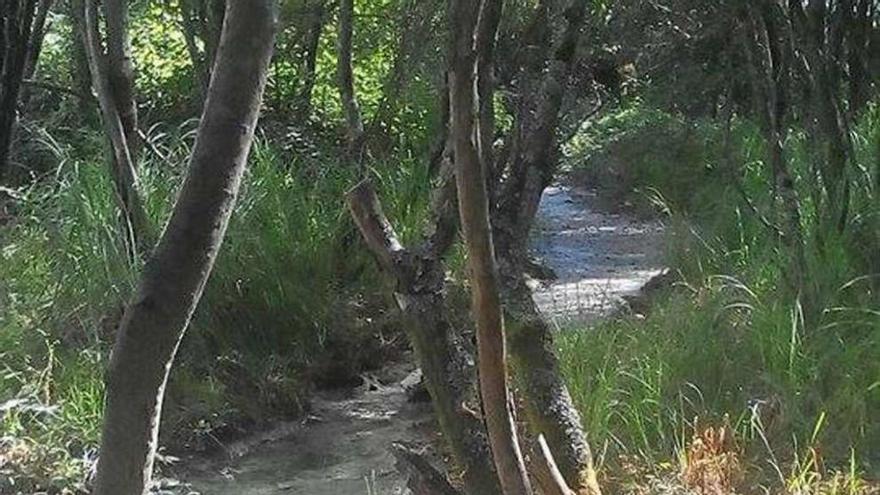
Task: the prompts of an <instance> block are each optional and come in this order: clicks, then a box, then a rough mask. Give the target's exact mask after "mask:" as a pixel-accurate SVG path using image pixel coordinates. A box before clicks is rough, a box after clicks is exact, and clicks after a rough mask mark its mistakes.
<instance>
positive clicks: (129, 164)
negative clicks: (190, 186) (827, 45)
mask: <svg viewBox="0 0 880 495" xmlns="http://www.w3.org/2000/svg"><path fill="white" fill-rule="evenodd" d="M97 7H98V0H85V16H84V19H85V26H84V28H85V39H84V42H85V47H86V55H87V57H88V64H89V73H90V74H91V77H92V86H93V87H94V88H95V92H96V93H97V97H98V108H99V109H100V110H101V120H102V122H103V124H104V132H105V134H106V135H107V139H108V140H109V141H110V149H111V152H112V159H111V160H110V172H111V176H112V177H113V186H114V191H115V193H116V200H117V203H118V204H119V209H120V210H121V211H122V215H123V219H124V227H125V229H124V230H125V232H126V237H125V239H126V243H127V244H128V246H129V251H130V252H131V254H132V256H136V255H143V256H145V255H146V254H147V253H148V252H149V250H150V249H151V248H152V234H151V232H150V222H149V219H148V217H147V212H146V210H144V206H143V203H142V201H141V197H140V192H139V191H138V186H137V182H138V179H137V170H136V169H135V162H134V159H133V154H132V146H131V145H132V143H133V142H134V141H133V140H134V139H135V136H136V134H137V128H136V126H137V117H136V113H134V112H135V111H134V100H133V99H132V92H131V87H130V86H127V88H125V89H123V88H122V86H126V85H129V84H130V83H131V79H130V77H129V76H131V70H130V69H131V67H130V66H131V60H130V57H131V54H130V53H129V54H128V55H125V53H124V52H125V49H124V48H123V47H120V46H116V47H115V48H114V46H113V45H114V42H115V43H117V44H118V43H123V44H124V39H125V38H127V35H122V34H120V33H119V32H118V31H119V30H120V29H123V27H120V26H119V25H118V24H122V26H125V25H126V24H127V21H122V20H120V19H118V17H120V16H121V15H122V14H121V13H120V12H115V13H114V14H113V15H114V17H117V18H116V19H114V22H115V23H116V24H117V25H116V26H111V23H110V21H109V19H108V32H112V33H113V41H111V40H110V39H109V38H108V42H107V46H108V50H107V53H105V52H104V51H103V49H102V48H101V46H102V43H101V35H100V32H99V30H98V8H97ZM114 9H116V10H124V9H123V8H121V7H119V6H116V7H115V8H114ZM126 57H128V61H127V62H126ZM120 64H124V65H126V66H127V67H128V68H126V67H121V66H120ZM120 98H128V99H127V100H124V101H123V100H120ZM133 126H134V127H133Z"/></svg>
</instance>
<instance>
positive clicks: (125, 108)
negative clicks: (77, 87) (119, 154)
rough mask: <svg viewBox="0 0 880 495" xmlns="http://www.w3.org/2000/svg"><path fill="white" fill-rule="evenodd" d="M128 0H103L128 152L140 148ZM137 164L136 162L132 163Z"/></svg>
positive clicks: (112, 85)
mask: <svg viewBox="0 0 880 495" xmlns="http://www.w3.org/2000/svg"><path fill="white" fill-rule="evenodd" d="M128 2H129V0H103V3H102V5H103V7H104V20H105V22H106V25H107V36H106V45H107V82H108V85H109V89H110V95H111V97H112V99H113V105H114V106H115V107H116V111H117V113H118V114H119V120H120V122H121V123H122V131H123V133H124V134H125V142H126V144H127V145H128V152H129V154H130V155H131V156H132V157H135V156H137V151H138V133H137V130H138V127H137V125H138V124H137V103H136V102H135V99H134V61H133V59H132V55H131V38H130V36H129V34H128V23H129V21H128ZM133 164H134V163H133Z"/></svg>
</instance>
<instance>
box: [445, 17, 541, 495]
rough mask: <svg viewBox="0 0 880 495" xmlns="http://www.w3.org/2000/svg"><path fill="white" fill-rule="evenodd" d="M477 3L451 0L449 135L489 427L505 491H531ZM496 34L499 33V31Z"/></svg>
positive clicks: (514, 494) (518, 493) (516, 493)
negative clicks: (486, 122)
mask: <svg viewBox="0 0 880 495" xmlns="http://www.w3.org/2000/svg"><path fill="white" fill-rule="evenodd" d="M475 7H476V8H475ZM478 9H479V5H476V6H475V5H474V2H470V1H466V0H452V1H451V2H450V19H449V20H450V23H451V24H452V25H451V26H450V27H451V31H452V37H453V43H454V47H455V48H454V50H453V56H452V62H451V63H450V71H449V81H450V83H449V100H450V109H451V118H452V125H451V132H450V135H451V138H452V143H453V149H454V153H455V172H456V173H455V178H456V184H457V189H458V205H459V206H458V210H459V214H460V217H461V228H462V232H463V237H464V241H465V245H466V246H467V252H468V266H469V274H470V277H469V278H470V282H471V291H472V293H473V317H474V320H475V322H476V331H477V356H478V357H477V360H478V369H479V373H478V375H479V382H480V395H481V396H482V403H483V411H484V413H485V421H486V430H487V431H488V433H489V443H490V444H491V446H492V456H493V459H494V461H495V468H496V469H497V470H498V477H499V479H500V480H501V486H502V488H503V490H504V493H505V494H512V495H526V494H530V493H531V492H532V488H531V485H530V483H529V478H528V475H527V474H526V470H525V464H524V462H523V457H522V453H521V451H520V448H519V442H518V441H517V435H516V425H515V424H514V421H513V414H512V411H511V409H510V404H511V401H510V392H509V390H508V385H507V357H506V350H505V338H504V321H503V317H502V311H501V295H500V292H499V282H498V266H497V264H496V261H495V246H494V243H493V240H492V230H491V227H490V225H489V200H488V195H487V193H486V179H485V172H484V167H483V163H482V160H481V157H480V155H479V152H478V150H477V144H476V143H475V141H474V139H475V136H476V131H477V129H476V128H475V123H476V108H477V101H475V100H476V98H475V96H476V87H475V85H474V83H475V76H476V70H475V69H476V63H477V59H478V56H477V52H476V50H475V47H474V32H475V29H476V23H477V14H478ZM491 36H493V37H494V33H492V34H491Z"/></svg>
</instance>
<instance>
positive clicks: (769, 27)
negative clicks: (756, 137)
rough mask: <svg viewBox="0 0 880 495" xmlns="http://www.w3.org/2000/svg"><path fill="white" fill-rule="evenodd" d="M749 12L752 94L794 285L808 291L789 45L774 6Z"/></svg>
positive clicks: (749, 63) (750, 5)
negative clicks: (789, 156) (793, 155)
mask: <svg viewBox="0 0 880 495" xmlns="http://www.w3.org/2000/svg"><path fill="white" fill-rule="evenodd" d="M759 9H760V10H759ZM746 13H747V15H748V18H749V24H750V29H751V31H752V38H753V42H754V43H753V44H754V46H755V48H756V52H757V57H756V56H753V55H752V49H751V48H750V47H749V46H746V47H745V53H746V57H747V60H748V64H747V67H748V68H749V70H750V72H751V77H750V80H751V81H752V88H753V89H752V92H753V94H754V95H755V100H756V102H757V104H758V108H759V110H760V112H761V115H762V117H763V118H762V120H763V129H764V134H765V138H766V140H767V146H768V151H767V162H768V165H769V168H770V173H771V174H772V176H773V190H774V194H775V195H776V197H778V198H779V202H780V205H781V210H782V211H781V215H780V217H781V220H782V221H781V222H780V224H781V225H782V233H783V239H782V241H783V242H784V243H785V245H786V246H787V247H788V248H789V250H790V254H791V256H792V260H793V263H792V266H791V269H790V270H789V277H790V284H791V285H792V288H793V289H794V290H795V291H798V292H803V291H804V290H805V289H806V287H805V285H804V284H805V279H804V272H805V270H806V258H805V255H804V246H803V231H802V227H801V209H800V200H799V198H798V194H797V190H796V189H795V187H794V180H793V178H792V176H791V173H790V172H789V169H788V163H787V160H786V158H785V148H784V142H785V135H784V132H785V131H784V129H785V124H784V120H785V115H786V113H787V103H786V101H785V96H784V95H785V94H786V89H787V86H788V64H787V63H786V62H785V60H786V58H787V57H786V56H785V55H783V51H784V50H785V49H786V48H785V46H784V45H785V44H784V43H780V42H779V40H778V37H779V36H781V35H782V34H781V32H782V31H783V30H782V29H780V27H779V26H778V25H776V24H778V23H774V21H773V18H772V16H774V15H777V14H779V12H774V11H773V7H770V6H765V5H762V6H760V7H755V5H753V4H751V3H749V4H747V5H746Z"/></svg>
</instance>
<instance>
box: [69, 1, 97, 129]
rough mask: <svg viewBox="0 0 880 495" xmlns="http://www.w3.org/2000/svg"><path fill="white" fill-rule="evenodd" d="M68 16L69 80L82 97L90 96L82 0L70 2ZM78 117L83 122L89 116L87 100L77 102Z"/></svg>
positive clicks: (89, 76) (89, 106)
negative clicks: (69, 38)
mask: <svg viewBox="0 0 880 495" xmlns="http://www.w3.org/2000/svg"><path fill="white" fill-rule="evenodd" d="M67 12H68V16H69V17H70V24H71V26H70V27H71V41H70V51H71V59H72V60H71V63H70V79H71V81H73V90H74V91H76V92H77V93H79V94H82V95H91V94H92V80H91V74H90V72H89V59H88V54H87V53H86V45H85V42H84V40H85V39H86V28H85V25H86V21H85V3H84V0H70V4H69V6H68V11H67ZM77 110H78V113H79V117H80V118H82V119H83V120H85V119H86V117H87V116H89V115H91V113H92V107H91V105H90V104H89V100H88V99H85V98H79V100H78V101H77Z"/></svg>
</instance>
